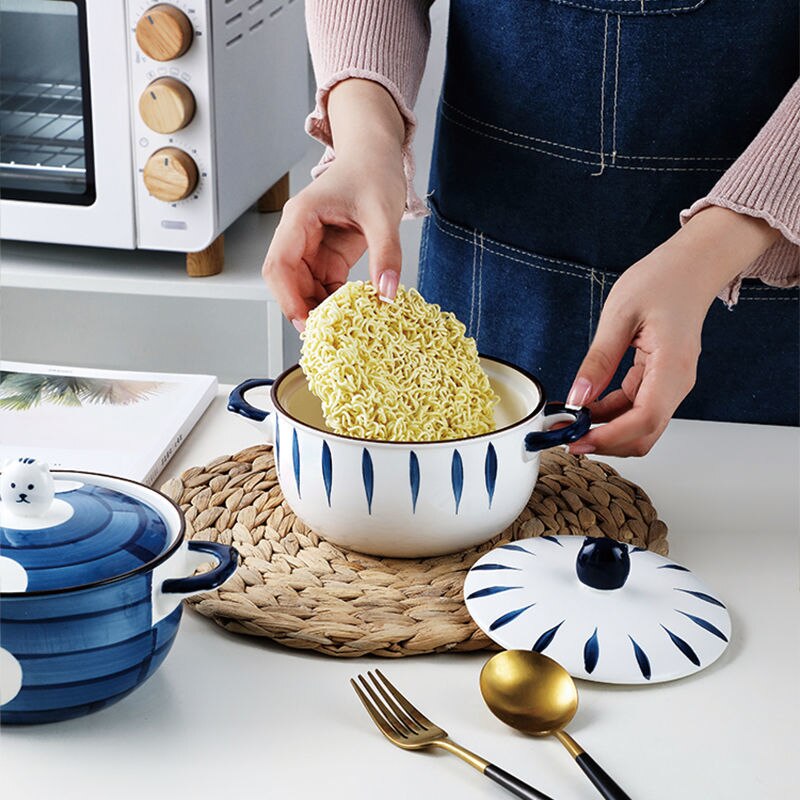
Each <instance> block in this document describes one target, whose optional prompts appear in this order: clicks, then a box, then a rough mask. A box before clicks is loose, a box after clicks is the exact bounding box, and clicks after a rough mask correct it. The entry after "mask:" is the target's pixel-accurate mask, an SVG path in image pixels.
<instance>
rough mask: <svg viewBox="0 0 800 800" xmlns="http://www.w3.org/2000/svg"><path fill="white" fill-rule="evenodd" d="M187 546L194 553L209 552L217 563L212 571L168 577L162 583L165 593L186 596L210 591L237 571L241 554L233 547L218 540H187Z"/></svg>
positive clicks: (162, 590) (162, 589)
mask: <svg viewBox="0 0 800 800" xmlns="http://www.w3.org/2000/svg"><path fill="white" fill-rule="evenodd" d="M187 548H188V550H189V551H190V552H193V553H207V554H208V555H211V556H213V557H214V558H215V559H216V561H217V565H216V566H215V567H214V569H212V570H211V571H210V572H203V573H201V574H200V575H189V576H188V577H185V578H167V579H166V580H165V581H163V582H162V584H161V592H162V593H163V594H180V595H183V596H184V597H189V595H193V594H197V593H198V592H210V591H211V590H212V589H216V588H217V587H218V586H222V584H223V583H225V581H227V580H228V578H230V577H231V575H233V573H234V572H236V566H237V564H238V563H239V556H238V554H237V552H236V550H234V548H233V547H231V546H230V545H227V544H218V543H217V542H203V541H193V542H187Z"/></svg>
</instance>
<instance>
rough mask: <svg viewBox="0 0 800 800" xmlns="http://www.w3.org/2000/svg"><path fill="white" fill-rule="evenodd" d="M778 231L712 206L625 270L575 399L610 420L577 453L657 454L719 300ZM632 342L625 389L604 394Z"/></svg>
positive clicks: (582, 368) (597, 417) (575, 449)
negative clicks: (706, 323) (654, 450)
mask: <svg viewBox="0 0 800 800" xmlns="http://www.w3.org/2000/svg"><path fill="white" fill-rule="evenodd" d="M778 235H779V234H778V232H777V231H775V230H774V229H772V228H771V227H769V225H768V224H767V223H766V222H763V221H762V220H759V219H755V218H752V217H749V216H745V215H741V214H737V213H735V212H733V211H729V210H727V209H724V208H718V207H715V206H712V207H710V208H707V209H705V210H703V211H701V212H700V213H698V214H697V215H696V216H694V217H693V218H692V219H691V220H689V222H688V223H687V225H686V226H685V227H684V228H682V229H681V230H680V231H679V232H678V233H676V234H675V235H674V236H673V237H672V238H671V239H669V240H668V241H667V242H665V243H664V244H663V245H661V246H660V247H658V248H656V249H655V250H653V251H652V252H651V253H650V254H649V255H647V256H645V258H643V259H642V260H641V261H638V262H637V263H636V264H634V265H633V266H632V267H630V268H629V269H628V270H626V271H625V272H624V273H623V274H622V275H621V276H620V278H619V279H618V280H617V282H616V283H615V284H614V287H613V288H612V290H611V292H610V293H609V295H608V299H607V300H606V303H605V305H604V306H603V311H602V313H601V315H600V321H599V323H598V326H597V331H596V333H595V337H594V340H593V342H592V345H591V347H590V349H589V352H588V353H587V354H586V357H585V358H584V360H583V363H582V364H581V366H580V369H579V370H578V373H577V377H576V378H575V381H574V383H573V385H572V389H571V390H570V393H569V397H568V399H567V403H568V404H569V405H573V406H581V405H588V406H589V409H590V410H591V412H592V421H593V422H605V423H608V424H606V425H601V426H598V427H596V428H592V430H591V431H590V432H589V433H588V434H587V435H586V436H584V437H583V438H582V439H580V440H579V441H578V442H576V443H574V444H572V445H570V448H569V449H570V452H572V453H576V454H580V453H603V454H606V455H615V456H642V455H645V454H646V453H648V452H649V451H650V449H651V448H652V447H653V445H654V444H655V442H656V441H657V440H658V438H659V436H661V434H662V433H663V432H664V429H665V428H666V427H667V424H668V422H669V420H670V418H671V417H672V415H673V414H674V413H675V410H676V409H677V407H678V406H679V405H680V403H681V401H682V400H683V398H684V397H686V395H687V394H688V393H689V392H690V391H691V389H692V387H693V386H694V382H695V376H696V372H697V361H698V358H699V356H700V334H701V331H702V327H703V321H704V319H705V316H706V313H707V312H708V309H709V306H710V305H711V303H712V302H713V301H714V298H715V297H716V295H717V294H718V293H719V292H720V291H721V290H722V288H723V287H724V286H725V285H726V284H727V283H728V282H729V281H731V280H732V279H733V278H735V277H736V276H737V275H739V274H740V273H741V272H742V270H743V269H744V268H745V267H746V266H747V265H748V264H750V263H751V262H752V261H753V260H754V259H755V258H756V257H758V256H759V255H760V254H761V253H762V252H764V250H766V249H767V247H769V246H770V245H771V244H772V243H773V242H774V241H775V239H776V238H777V237H778ZM629 347H633V348H635V351H636V352H635V355H634V363H633V366H632V367H631V368H630V370H629V371H628V373H627V375H626V376H625V378H624V380H623V381H622V385H621V387H620V388H619V389H616V390H615V391H611V392H609V393H608V394H607V395H606V396H605V397H603V398H602V399H601V400H597V398H598V397H599V396H600V394H601V393H602V392H603V391H604V390H605V389H606V388H607V386H608V384H609V382H610V381H611V379H612V377H613V376H614V373H615V372H616V370H617V367H618V366H619V363H620V361H621V360H622V357H623V356H624V355H625V352H626V351H627V349H628V348H629ZM593 401H594V402H593Z"/></svg>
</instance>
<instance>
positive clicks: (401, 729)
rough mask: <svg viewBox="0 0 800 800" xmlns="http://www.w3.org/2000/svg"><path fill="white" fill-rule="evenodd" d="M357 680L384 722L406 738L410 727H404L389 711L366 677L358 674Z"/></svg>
mask: <svg viewBox="0 0 800 800" xmlns="http://www.w3.org/2000/svg"><path fill="white" fill-rule="evenodd" d="M358 680H359V681H360V682H361V686H362V687H363V688H364V689H366V690H367V693H368V694H369V696H370V697H371V698H372V702H373V704H374V705H375V706H377V707H378V710H379V711H380V713H381V714H382V715H383V718H384V720H386V723H387V724H388V725H389V726H390V727H391V728H394V730H395V731H396V733H397V735H398V736H402V737H403V738H404V739H407V738H408V732H409V730H410V729H408V728H406V726H405V725H403V724H402V723H401V722H400V721H399V720H398V719H397V717H395V715H394V714H392V712H391V711H389V709H388V708H386V706H385V705H384V703H383V701H382V700H381V699H380V697H378V695H377V694H375V690H374V689H373V688H372V687H371V686H370V685H369V683H367V681H366V679H365V678H364V676H363V675H359V676H358Z"/></svg>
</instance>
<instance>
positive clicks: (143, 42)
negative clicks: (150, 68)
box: [136, 3, 194, 61]
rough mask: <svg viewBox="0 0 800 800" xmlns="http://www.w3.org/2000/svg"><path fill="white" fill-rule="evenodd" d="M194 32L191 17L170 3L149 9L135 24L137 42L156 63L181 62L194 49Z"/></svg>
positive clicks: (159, 4)
mask: <svg viewBox="0 0 800 800" xmlns="http://www.w3.org/2000/svg"><path fill="white" fill-rule="evenodd" d="M193 36H194V32H193V30H192V23H191V21H190V20H189V17H187V16H186V14H184V13H183V11H181V10H180V9H179V8H176V7H175V6H173V5H171V4H170V3H158V4H157V5H154V6H152V7H151V8H148V9H147V11H145V12H144V14H142V16H141V17H140V18H139V21H138V22H137V23H136V41H137V42H138V44H139V47H141V48H142V52H143V53H144V54H145V55H148V56H150V58H152V59H155V60H156V61H171V60H172V59H173V58H180V57H181V56H182V55H183V54H184V53H185V52H186V51H187V50H188V49H189V48H190V47H191V46H192V38H193Z"/></svg>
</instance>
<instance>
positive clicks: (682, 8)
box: [555, 0, 705, 14]
mask: <svg viewBox="0 0 800 800" xmlns="http://www.w3.org/2000/svg"><path fill="white" fill-rule="evenodd" d="M555 2H556V3H559V4H560V5H571V6H574V7H575V8H585V9H587V10H588V11H608V9H607V8H599V7H598V6H587V5H582V4H581V3H577V2H574V0H572V2H570V3H564V2H563V0H555ZM612 2H615V3H616V2H617V0H612ZM704 2H705V0H700V1H699V2H698V3H695V4H694V5H693V6H678V8H661V9H653V8H651V9H649V10H648V11H645V13H646V14H674V13H675V12H676V11H693V10H694V9H695V8H699V7H700V6H701V5H703V3H704ZM623 13H627V14H631V13H634V12H631V11H627V12H623Z"/></svg>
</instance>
